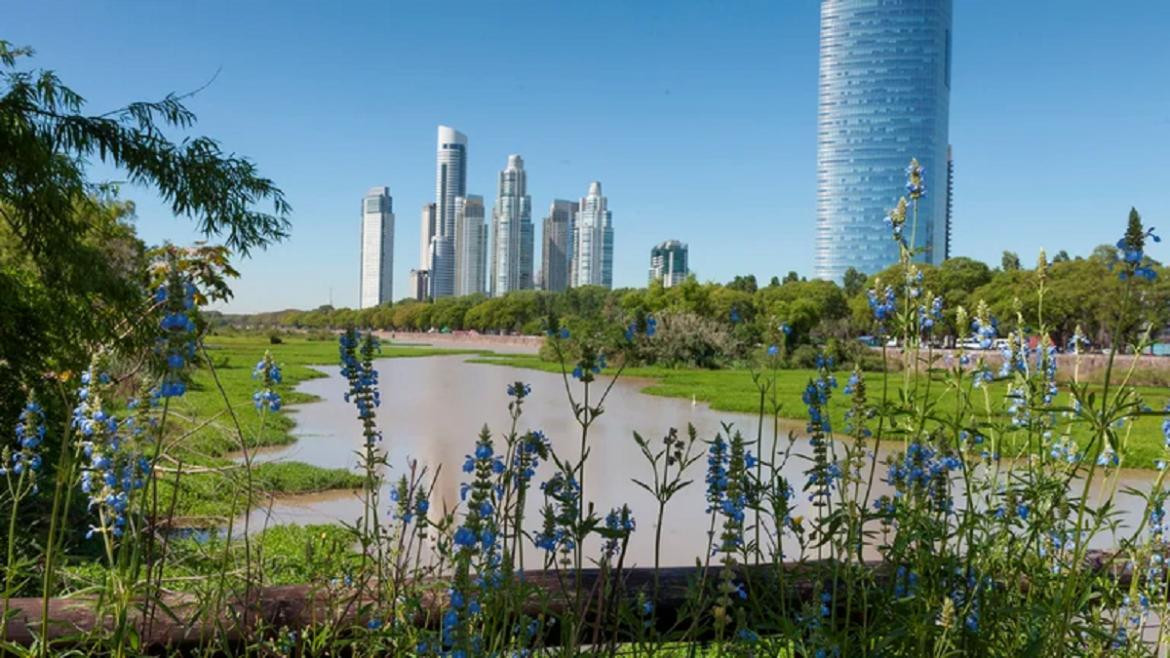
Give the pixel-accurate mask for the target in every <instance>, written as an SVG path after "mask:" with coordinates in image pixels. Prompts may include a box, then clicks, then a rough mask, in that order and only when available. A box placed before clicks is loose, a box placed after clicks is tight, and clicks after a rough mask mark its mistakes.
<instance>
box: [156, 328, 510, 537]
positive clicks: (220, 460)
mask: <svg viewBox="0 0 1170 658" xmlns="http://www.w3.org/2000/svg"><path fill="white" fill-rule="evenodd" d="M206 349H207V355H208V357H209V359H210V361H211V365H212V366H213V369H214V373H213V369H212V368H208V367H206V366H205V367H202V368H200V369H199V370H198V371H196V372H195V374H194V377H193V378H192V381H191V385H190V387H189V389H188V392H187V394H186V395H184V396H182V397H180V398H174V399H173V400H172V401H171V402H170V406H169V408H168V410H167V414H168V421H167V422H168V426H169V428H170V431H169V432H168V436H169V437H171V438H170V439H169V440H170V443H169V444H168V449H167V451H166V454H167V459H166V460H164V462H163V467H164V468H168V469H172V470H174V469H177V468H178V467H179V466H180V464H181V466H182V468H183V469H184V473H183V474H181V475H180V476H179V482H180V484H179V494H178V496H177V497H174V476H173V475H169V476H163V477H162V478H161V479H160V483H161V486H160V498H161V500H162V501H164V502H163V505H164V506H166V509H169V507H170V504H171V501H172V498H173V497H174V500H173V502H174V513H175V515H176V516H180V517H182V516H188V517H191V516H195V517H208V516H212V517H226V516H230V515H233V514H237V513H239V512H240V511H242V509H241V501H242V500H243V498H244V497H243V495H242V491H241V485H243V484H244V483H245V481H246V480H245V474H244V472H243V470H244V469H242V468H240V467H239V465H238V464H237V462H236V461H235V460H234V459H232V457H233V456H235V453H236V451H238V450H239V448H240V444H241V440H242V441H243V443H244V444H245V445H247V446H248V447H249V448H256V447H265V446H281V445H288V444H290V443H293V442H294V441H295V440H296V439H295V437H294V436H293V435H292V429H293V427H294V424H295V423H294V422H293V420H292V418H291V417H289V416H288V415H287V414H285V413H284V412H283V411H282V412H279V413H271V412H264V413H262V412H260V411H258V410H257V409H256V408H255V406H254V405H253V404H252V393H253V392H254V391H255V390H256V388H257V382H256V381H255V380H254V379H253V378H252V369H253V368H254V367H255V364H256V362H257V361H259V360H260V359H261V358H263V356H264V353H265V351H270V352H271V353H272V356H273V358H274V359H275V360H276V362H277V363H278V364H280V366H281V369H282V373H283V382H282V383H281V384H280V386H279V388H278V392H279V393H280V396H281V398H282V400H283V402H284V404H285V405H288V404H299V403H304V402H311V401H312V400H313V399H314V398H313V396H311V395H306V394H304V393H298V392H296V391H295V390H294V389H295V388H296V386H297V384H299V383H301V382H303V381H305V380H308V379H313V378H316V377H322V376H323V375H322V374H321V372H320V371H318V370H315V369H314V368H312V367H311V366H314V365H328V364H333V363H336V362H337V356H338V353H337V343H336V342H335V341H332V340H327V341H326V340H308V339H306V338H302V337H285V338H283V339H282V342H281V343H278V344H271V343H270V341H269V339H268V337H267V336H266V335H259V334H233V335H214V336H209V337H208V338H207V340H206ZM445 354H476V355H480V356H485V355H488V354H491V353H490V352H485V351H474V350H451V349H442V348H433V347H415V346H395V345H387V346H385V347H384V348H383V349H382V354H381V356H382V357H384V358H406V357H424V356H433V355H445ZM216 377H218V380H219V386H217V384H216ZM220 386H222V388H223V392H222V393H221V391H220ZM191 471H196V472H191ZM198 471H202V472H198ZM223 473H227V474H228V475H229V477H226V478H225V477H223V476H222V474H223ZM361 481H362V480H361V478H360V477H359V476H358V475H357V474H356V473H350V472H348V471H346V470H344V469H327V468H321V467H319V466H314V465H312V464H306V463H303V462H293V461H289V462H277V463H265V464H257V465H255V467H254V469H253V473H252V483H253V486H254V488H255V491H256V494H257V495H258V496H261V497H262V496H265V495H269V494H272V495H277V494H297V493H313V492H318V491H324V490H328V489H349V488H354V487H357V486H360V485H361ZM164 511H165V510H164Z"/></svg>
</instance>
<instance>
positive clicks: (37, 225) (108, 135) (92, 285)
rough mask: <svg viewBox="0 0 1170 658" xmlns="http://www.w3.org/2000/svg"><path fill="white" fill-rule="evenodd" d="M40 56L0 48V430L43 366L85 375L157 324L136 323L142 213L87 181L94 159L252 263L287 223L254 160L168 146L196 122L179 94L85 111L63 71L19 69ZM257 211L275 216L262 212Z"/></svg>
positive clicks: (193, 143)
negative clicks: (95, 354)
mask: <svg viewBox="0 0 1170 658" xmlns="http://www.w3.org/2000/svg"><path fill="white" fill-rule="evenodd" d="M31 55H32V51H31V50H30V49H28V48H13V47H12V46H11V45H10V44H9V43H8V42H5V41H0V153H2V154H3V157H0V344H3V346H4V348H3V349H4V354H3V359H0V426H3V427H11V426H12V422H13V421H14V419H15V414H16V409H17V408H18V407H19V406H20V404H21V403H22V398H23V396H22V395H19V394H18V392H19V391H35V390H39V389H42V388H43V387H44V386H45V379H44V377H43V376H42V375H43V374H44V373H45V372H46V371H49V370H56V371H68V370H73V371H78V370H81V369H82V368H83V367H84V366H85V365H87V363H88V358H89V357H88V353H89V352H90V351H91V350H93V349H94V348H96V347H97V346H98V345H105V346H107V347H110V346H113V347H115V348H116V347H119V346H128V345H137V344H141V342H142V340H143V336H142V333H143V332H147V331H155V330H156V329H157V327H152V326H150V325H149V324H148V323H140V322H139V323H134V322H132V321H131V318H132V317H134V316H135V315H136V314H139V313H140V312H141V310H142V309H141V305H142V303H143V300H144V295H143V294H142V293H143V285H144V282H145V280H146V276H145V272H144V271H143V270H142V268H143V263H142V262H141V256H142V245H141V244H140V243H138V242H137V240H136V239H135V238H134V235H133V231H132V230H130V229H129V227H128V224H126V220H127V219H128V218H129V217H130V216H131V212H132V206H129V205H127V204H124V203H122V204H119V203H118V202H117V200H116V197H115V191H116V190H115V188H114V187H113V186H111V185H108V184H103V183H100V182H94V181H91V180H90V179H89V178H88V176H87V173H88V172H87V167H88V164H89V163H90V162H94V161H101V162H103V163H105V164H106V165H108V166H111V167H114V168H116V169H118V170H120V171H121V172H122V173H123V174H124V175H125V176H126V178H127V179H128V180H129V181H131V182H133V183H135V184H137V185H142V186H145V187H149V188H153V189H154V191H155V192H157V193H158V195H159V196H160V197H162V198H163V199H164V200H165V201H166V202H168V203H169V204H170V207H171V210H172V211H173V212H174V214H175V215H177V216H185V217H188V218H190V219H192V220H194V221H195V222H196V224H197V226H198V227H199V229H200V230H201V231H202V232H203V234H204V235H206V236H216V235H223V236H224V238H225V241H226V243H227V245H228V246H229V247H230V248H232V249H234V250H236V251H237V252H239V253H242V254H247V253H248V252H249V251H250V250H252V249H256V248H263V247H265V246H266V245H268V244H269V243H271V242H272V241H275V240H280V239H282V238H283V237H285V235H286V234H287V231H288V227H289V224H288V220H287V214H288V211H289V206H288V204H287V203H286V202H285V199H284V194H283V193H282V192H281V191H280V190H279V189H278V188H277V187H276V186H275V185H274V184H273V183H272V182H271V181H270V180H268V179H266V178H263V177H261V176H259V175H258V174H257V171H256V166H255V165H254V164H253V163H252V162H251V161H249V160H247V159H246V158H241V157H238V156H236V155H234V154H225V153H224V152H223V151H222V150H221V148H220V146H219V144H218V143H217V142H216V141H214V140H212V139H210V138H207V137H190V138H185V139H183V140H182V141H178V142H175V141H171V140H169V139H167V137H166V134H165V133H166V129H168V128H172V129H175V130H177V131H180V132H183V133H186V132H188V131H189V130H190V129H191V128H192V127H193V126H194V124H195V115H194V114H192V113H191V111H190V110H188V109H187V108H186V107H185V106H184V105H183V100H184V97H183V96H177V95H174V94H171V95H168V96H166V97H165V98H164V99H163V100H161V101H158V102H136V103H131V104H129V105H126V106H124V107H122V108H119V109H115V110H112V111H109V112H104V113H101V114H96V115H87V114H84V113H83V110H84V108H85V101H84V99H83V98H82V97H81V96H79V95H78V94H76V93H75V92H73V91H72V90H71V89H69V88H68V87H66V86H65V85H64V84H62V83H61V81H60V80H59V79H58V78H57V76H56V75H55V74H54V73H53V72H51V71H42V70H20V69H18V64H20V63H23V61H24V60H25V59H27V58H28V57H30V56H31ZM261 202H267V203H269V204H270V210H268V211H261V210H258V209H257V205H256V204H258V203H261ZM131 291H133V292H134V293H135V294H130V292H131ZM90 314H92V316H93V317H87V315H90ZM39 397H40V399H41V400H42V401H44V400H48V399H53V397H54V396H53V395H52V394H49V392H48V391H44V394H43V395H41V396H39Z"/></svg>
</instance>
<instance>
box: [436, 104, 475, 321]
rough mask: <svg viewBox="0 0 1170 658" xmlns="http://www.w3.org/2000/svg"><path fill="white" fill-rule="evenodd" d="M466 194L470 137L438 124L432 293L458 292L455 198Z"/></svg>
mask: <svg viewBox="0 0 1170 658" xmlns="http://www.w3.org/2000/svg"><path fill="white" fill-rule="evenodd" d="M466 195H467V136H466V135H464V134H463V133H461V132H459V131H458V130H455V129H454V128H451V127H450V126H439V142H438V150H437V153H436V157H435V215H436V219H435V231H436V232H435V237H434V239H433V240H432V241H431V252H430V253H431V256H430V258H431V268H430V269H431V275H430V279H431V296H432V297H434V298H435V299H438V298H440V297H448V296H450V295H453V294H454V293H455V198H456V197H461V196H466Z"/></svg>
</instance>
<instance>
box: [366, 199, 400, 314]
mask: <svg viewBox="0 0 1170 658" xmlns="http://www.w3.org/2000/svg"><path fill="white" fill-rule="evenodd" d="M393 295H394V199H392V198H391V197H390V188H388V187H371V188H370V191H369V192H367V193H366V196H365V198H364V199H362V255H361V277H360V292H359V295H358V308H369V307H371V306H378V305H379V304H384V303H386V302H390V301H393Z"/></svg>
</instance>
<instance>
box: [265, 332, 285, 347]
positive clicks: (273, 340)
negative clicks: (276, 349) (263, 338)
mask: <svg viewBox="0 0 1170 658" xmlns="http://www.w3.org/2000/svg"><path fill="white" fill-rule="evenodd" d="M268 342H269V343H270V344H272V345H280V344H281V343H283V342H284V339H283V338H281V337H280V332H279V331H270V332H268Z"/></svg>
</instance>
